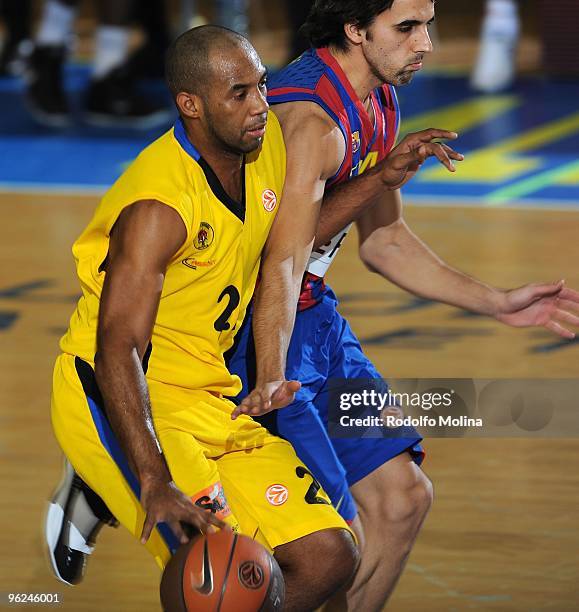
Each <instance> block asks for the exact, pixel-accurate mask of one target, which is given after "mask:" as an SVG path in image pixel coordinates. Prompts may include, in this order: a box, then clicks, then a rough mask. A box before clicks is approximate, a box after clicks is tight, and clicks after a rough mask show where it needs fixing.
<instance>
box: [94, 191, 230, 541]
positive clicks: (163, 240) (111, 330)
mask: <svg viewBox="0 0 579 612" xmlns="http://www.w3.org/2000/svg"><path fill="white" fill-rule="evenodd" d="M186 235H187V233H186V229H185V226H184V224H183V221H182V220H181V218H180V217H179V215H178V213H177V212H175V211H174V210H173V209H172V208H170V207H169V206H166V205H165V204H161V203H160V202H155V201H154V200H148V201H142V202H137V203H135V204H133V205H131V206H129V207H128V208H126V209H125V210H124V211H123V212H122V213H121V215H120V217H119V219H118V220H117V222H116V224H115V226H114V228H113V230H112V232H111V239H110V247H109V253H108V256H107V258H106V267H105V270H106V277H105V281H104V286H103V292H102V297H101V304H100V311H99V321H98V330H97V355H96V358H95V375H96V379H97V382H98V385H99V389H100V391H101V393H102V396H103V399H104V402H105V407H106V412H107V416H108V418H109V420H110V422H111V426H112V428H113V431H114V432H115V434H116V435H117V436H118V438H119V441H120V444H121V446H122V448H123V450H124V451H125V453H126V455H127V459H128V460H129V463H130V464H131V467H132V469H133V470H134V472H135V475H136V476H137V479H138V481H139V484H140V486H141V503H142V505H143V508H144V509H145V512H146V514H147V516H146V519H145V523H144V526H143V531H142V536H141V537H142V541H143V542H145V541H146V540H147V539H148V538H149V536H150V534H151V531H152V529H153V528H154V527H155V525H156V524H157V523H158V522H161V521H164V522H167V523H168V524H169V525H170V526H171V528H172V529H173V531H174V532H175V533H176V535H177V536H178V537H179V538H180V539H181V541H183V542H185V541H187V536H186V535H185V533H184V531H183V529H182V527H181V525H180V521H182V522H184V523H189V524H192V525H194V526H195V527H197V528H199V529H201V530H202V531H206V530H207V528H208V526H209V524H210V523H213V524H215V525H218V526H222V524H221V522H220V521H218V520H217V519H215V517H214V516H213V515H212V514H211V513H208V512H205V511H202V510H200V509H199V508H197V507H195V506H194V505H193V503H192V502H191V500H190V499H189V498H188V497H187V496H186V495H184V494H183V493H182V492H181V491H180V490H179V489H177V487H176V486H175V485H174V484H173V482H172V478H171V474H170V473H169V469H168V467H167V465H166V463H165V461H164V459H163V455H162V452H161V447H160V445H159V441H158V440H157V436H156V434H155V429H154V427H153V419H152V416H151V406H150V402H149V394H148V389H147V383H146V380H145V375H144V373H143V368H142V359H143V355H144V353H145V350H146V348H147V345H148V343H149V341H150V338H151V333H152V330H153V324H154V321H155V317H156V314H157V309H158V306H159V300H160V297H161V290H162V288H163V280H164V274H165V270H166V268H167V264H168V263H169V261H170V260H171V258H172V257H173V256H174V255H175V253H176V252H177V251H178V249H179V248H180V246H181V245H182V244H183V242H184V241H185V238H186Z"/></svg>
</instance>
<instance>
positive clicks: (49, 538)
mask: <svg viewBox="0 0 579 612" xmlns="http://www.w3.org/2000/svg"><path fill="white" fill-rule="evenodd" d="M64 470H65V473H64V478H63V480H62V482H61V483H60V485H59V487H58V489H57V490H56V491H55V493H54V496H53V498H52V501H51V502H50V503H49V505H48V512H47V514H46V522H45V528H44V537H45V541H46V546H47V548H48V556H49V558H50V563H51V566H52V571H53V572H54V575H55V576H56V578H58V580H61V581H62V582H65V583H67V584H70V585H74V584H78V583H79V582H81V581H82V579H83V577H84V572H85V567H86V562H87V557H88V555H90V554H92V552H93V550H94V545H95V540H96V536H97V535H98V533H99V531H100V530H101V528H102V527H103V526H104V525H110V526H111V527H117V526H118V521H117V520H116V519H115V518H114V517H113V515H112V514H111V512H110V510H109V509H108V508H107V506H106V505H105V503H104V502H103V500H102V499H101V498H100V497H99V496H98V495H97V494H96V493H95V492H94V491H93V490H92V489H90V488H89V487H88V485H86V484H85V483H84V482H83V481H82V480H81V478H80V476H78V474H76V472H75V471H74V469H73V467H72V465H71V464H70V463H69V462H68V461H65V464H64Z"/></svg>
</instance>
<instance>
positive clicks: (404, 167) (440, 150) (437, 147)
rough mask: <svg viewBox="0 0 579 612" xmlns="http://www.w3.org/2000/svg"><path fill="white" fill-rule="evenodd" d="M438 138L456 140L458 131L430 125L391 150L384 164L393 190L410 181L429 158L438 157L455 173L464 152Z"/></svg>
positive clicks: (383, 178) (387, 181)
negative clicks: (439, 140)
mask: <svg viewBox="0 0 579 612" xmlns="http://www.w3.org/2000/svg"><path fill="white" fill-rule="evenodd" d="M436 138H445V139H448V140H455V139H456V138H458V134H457V133H456V132H448V131H447V130H438V129H435V128H430V129H428V130H421V131H420V132H416V133H414V134H408V135H407V136H405V137H404V138H403V139H402V140H401V141H400V143H399V144H398V145H397V146H396V147H394V149H392V151H390V154H389V155H388V156H387V157H386V159H385V160H384V162H383V165H382V180H383V181H384V183H385V184H386V185H387V186H388V188H389V189H399V188H400V187H402V185H404V184H405V183H407V182H408V181H409V180H410V179H411V178H412V177H413V176H414V175H415V174H416V173H417V172H418V170H419V169H420V167H421V166H422V164H423V163H424V162H425V161H426V160H427V159H428V158H429V157H436V158H437V159H438V161H439V162H440V163H441V164H442V165H443V166H445V167H446V168H447V169H448V170H449V171H450V172H454V171H455V170H456V168H455V167H454V163H453V160H454V161H462V160H463V159H464V155H462V154H460V153H457V152H456V151H455V150H454V149H452V148H451V147H449V146H448V145H446V144H444V143H441V142H432V141H433V140H434V139H436Z"/></svg>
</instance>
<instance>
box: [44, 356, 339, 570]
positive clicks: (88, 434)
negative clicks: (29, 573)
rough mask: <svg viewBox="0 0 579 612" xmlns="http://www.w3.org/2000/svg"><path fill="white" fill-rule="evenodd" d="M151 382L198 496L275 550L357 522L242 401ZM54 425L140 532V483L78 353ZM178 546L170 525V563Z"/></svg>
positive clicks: (101, 491)
mask: <svg viewBox="0 0 579 612" xmlns="http://www.w3.org/2000/svg"><path fill="white" fill-rule="evenodd" d="M148 383H149V393H150V397H151V406H152V413H153V421H154V424H155V430H156V432H157V437H158V439H159V442H160V444H161V447H162V450H163V454H164V456H165V460H166V462H167V465H168V466H169V470H170V472H171V475H172V477H173V480H174V482H175V484H176V485H177V486H178V487H179V488H180V489H181V490H182V491H183V492H184V493H185V494H186V495H188V496H190V497H191V499H192V501H193V502H194V503H195V504H197V505H198V506H201V507H203V508H206V509H208V510H211V511H212V512H214V513H216V514H217V516H218V517H219V518H221V519H222V520H224V521H225V522H226V523H228V524H229V525H231V526H232V527H233V528H234V529H236V530H239V531H240V532H241V533H244V534H245V535H248V536H250V537H252V538H254V539H255V540H257V541H259V542H260V543H261V544H263V545H264V546H265V547H266V548H268V549H269V550H270V551H271V550H273V549H274V548H275V547H276V546H280V545H282V544H286V543H288V542H291V541H293V540H296V539H298V538H301V537H303V536H306V535H308V534H310V533H313V532H315V531H319V530H322V529H332V528H337V529H347V530H349V527H348V526H347V524H346V523H345V521H344V520H343V519H342V518H341V517H340V515H339V514H338V513H337V512H336V510H335V509H334V508H333V506H332V505H331V504H330V501H329V498H328V497H327V495H326V494H325V492H324V491H323V490H322V489H321V487H320V485H319V484H318V482H317V481H316V479H315V478H314V477H313V476H312V474H311V472H310V471H309V470H308V469H307V468H306V467H305V466H304V464H303V463H302V462H301V461H300V460H299V459H298V457H297V455H296V454H295V451H294V450H293V448H292V447H291V445H290V444H289V443H288V442H286V441H285V440H282V439H281V438H278V437H276V436H273V435H271V434H270V433H269V432H268V431H267V430H266V429H265V428H263V427H262V426H261V425H260V424H259V423H257V422H255V421H253V420H252V419H251V418H249V417H246V416H242V417H239V418H238V419H236V420H235V421H232V420H231V417H230V415H231V411H232V410H233V407H234V406H233V404H232V403H231V402H230V401H228V400H226V399H224V398H221V397H218V396H216V395H213V394H211V393H209V392H206V391H191V390H186V389H182V388H175V387H171V386H169V385H165V384H162V383H159V382H155V381H148ZM52 424H53V427H54V431H55V434H56V437H57V439H58V442H59V444H60V446H61V447H62V450H63V451H64V453H65V455H66V456H67V457H68V459H69V461H70V462H71V463H72V465H73V467H74V469H75V470H76V471H77V473H78V474H79V475H80V476H81V478H82V479H83V480H84V481H85V482H86V483H87V484H88V485H89V486H90V487H91V488H92V489H93V490H94V491H95V492H96V493H98V495H100V497H101V498H102V499H103V501H104V502H105V503H106V504H107V506H108V507H109V509H110V511H111V512H112V513H113V515H114V516H115V517H116V518H117V519H118V520H119V522H120V523H121V524H123V525H124V526H125V527H126V528H127V529H128V530H129V531H130V532H131V533H132V534H133V535H134V536H135V537H136V538H139V537H140V534H141V530H142V526H143V522H144V519H145V513H144V511H143V508H142V507H141V505H140V503H139V497H140V489H139V483H138V481H137V479H136V477H135V476H134V474H133V473H132V471H131V469H130V467H129V464H128V462H127V460H126V457H125V455H124V453H123V451H122V450H121V448H120V446H119V443H118V441H117V439H116V437H115V435H114V433H113V431H112V429H111V427H110V425H109V422H108V420H107V417H106V414H105V412H104V410H103V402H102V397H101V395H100V392H99V390H98V387H97V385H96V380H95V377H94V372H93V370H92V367H91V366H90V365H89V364H88V363H86V362H84V361H82V360H81V359H79V358H78V357H76V358H75V357H74V356H72V355H66V354H64V355H60V356H59V357H58V359H57V361H56V365H55V369H54V377H53V393H52ZM178 546H179V543H178V541H177V538H176V537H175V535H174V534H173V532H172V531H171V530H170V528H169V527H168V526H167V525H165V524H162V523H161V524H159V525H158V526H157V529H155V530H154V531H153V534H152V535H151V537H150V539H149V542H148V543H147V548H148V550H149V552H150V553H151V554H152V555H153V556H154V558H155V560H156V561H157V563H158V564H159V566H160V567H164V566H165V564H166V563H167V561H168V560H169V558H170V556H171V554H172V553H173V552H174V551H175V550H176V549H177V548H178Z"/></svg>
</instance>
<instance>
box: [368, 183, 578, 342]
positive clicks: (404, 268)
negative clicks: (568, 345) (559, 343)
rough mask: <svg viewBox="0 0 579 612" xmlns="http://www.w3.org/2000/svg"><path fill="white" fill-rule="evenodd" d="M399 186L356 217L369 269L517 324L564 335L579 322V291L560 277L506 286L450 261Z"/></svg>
mask: <svg viewBox="0 0 579 612" xmlns="http://www.w3.org/2000/svg"><path fill="white" fill-rule="evenodd" d="M401 209H402V207H401V200H400V194H399V192H398V191H388V192H385V193H384V194H383V195H382V197H381V198H379V199H378V201H377V202H376V203H375V205H374V206H372V207H371V208H369V209H368V210H367V211H366V212H364V213H363V214H362V215H361V216H360V218H359V219H358V221H357V226H358V232H359V240H360V257H361V259H362V261H364V263H365V264H366V266H368V268H369V269H370V270H372V271H374V272H377V273H379V274H380V275H382V276H383V277H384V278H387V279H388V280H390V281H391V282H393V283H394V284H396V285H398V286H399V287H401V288H402V289H405V290H406V291H409V292H410V293H413V294H414V295H417V296H420V297H423V298H426V299H430V300H435V301H438V302H443V303H445V304H450V305H452V306H457V307H459V308H464V309H466V310H470V311H472V312H476V313H479V314H484V315H489V316H493V317H495V318H497V319H498V320H499V321H501V322H503V323H505V324H507V325H511V326H513V327H528V326H542V327H545V328H547V329H549V330H550V331H552V332H553V333H555V334H557V335H559V336H561V337H563V338H573V337H574V336H575V334H574V333H573V332H572V331H571V330H570V329H568V328H567V327H565V325H572V326H578V325H579V317H578V316H577V314H579V293H577V292H576V291H573V290H572V289H568V288H566V287H565V286H564V283H563V282H562V281H559V282H554V283H541V284H532V285H526V286H524V287H521V288H519V289H512V290H503V289H499V288H497V287H493V286H491V285H488V284H486V283H484V282H482V281H479V280H477V279H475V278H472V277H471V276H468V275H467V274H464V273H463V272H460V271H459V270H456V269H455V268H453V267H451V266H449V265H448V264H447V263H445V262H444V261H443V260H442V259H440V257H438V256H437V255H436V253H434V252H433V251H432V250H431V249H430V248H429V247H428V246H427V245H426V244H424V242H422V240H420V238H419V237H418V236H416V234H414V232H412V230H411V229H410V228H409V227H408V225H407V224H406V222H405V221H404V219H403V218H402V215H401Z"/></svg>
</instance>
